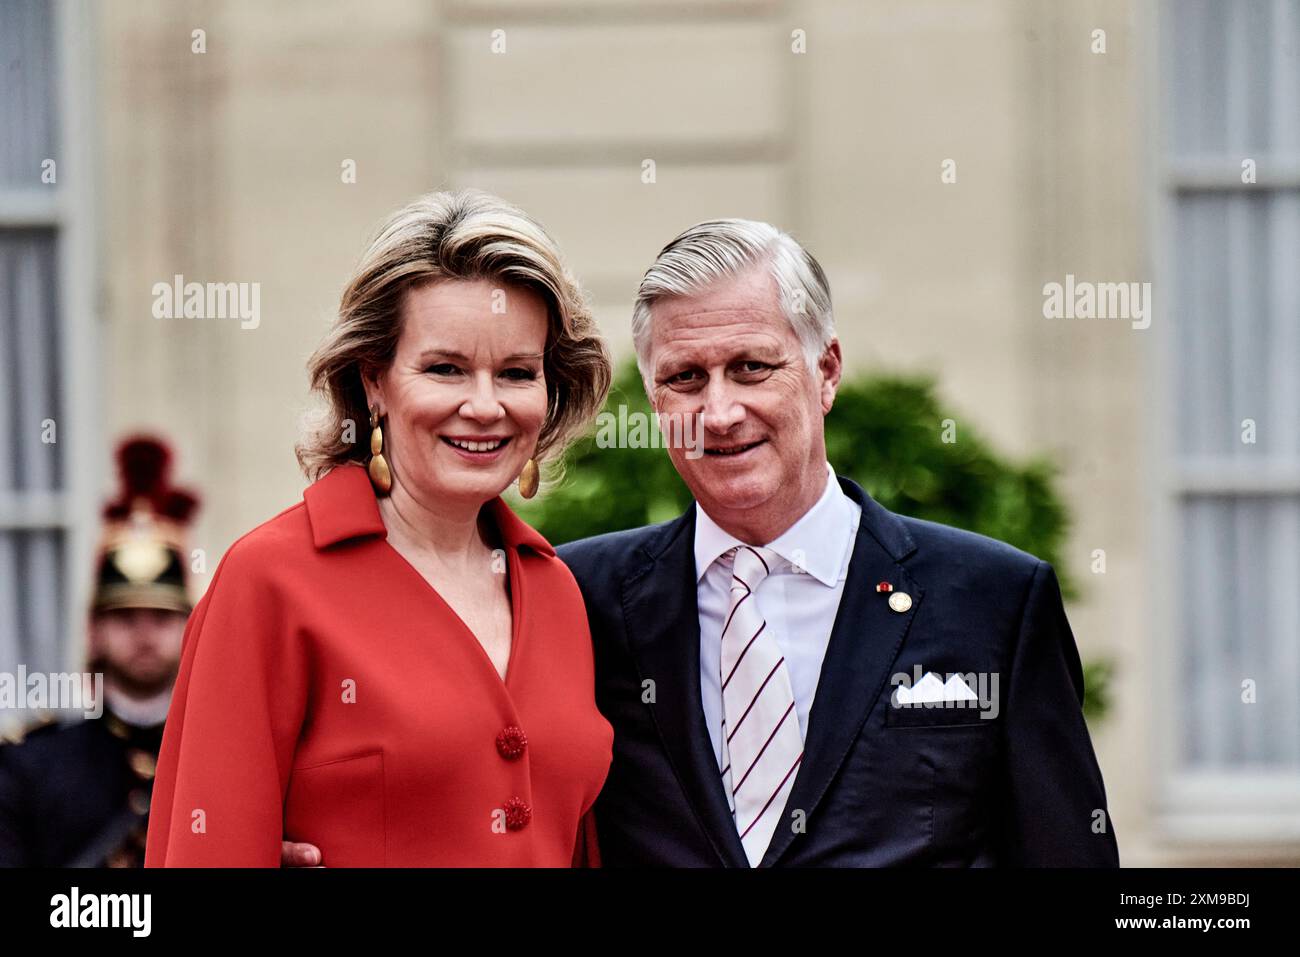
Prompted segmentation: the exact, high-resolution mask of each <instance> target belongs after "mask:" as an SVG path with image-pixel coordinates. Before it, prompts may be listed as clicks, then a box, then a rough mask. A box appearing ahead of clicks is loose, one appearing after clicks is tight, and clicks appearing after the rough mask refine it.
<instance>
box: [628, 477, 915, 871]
mask: <svg viewBox="0 0 1300 957" xmlns="http://www.w3.org/2000/svg"><path fill="white" fill-rule="evenodd" d="M837 478H838V481H839V485H840V488H841V489H842V490H843V491H844V494H845V495H847V496H848V497H849V498H851V499H853V501H855V502H856V503H857V504H858V505H859V506H860V507H861V508H862V518H861V521H860V523H859V525H858V534H857V537H856V539H855V540H854V544H853V556H852V558H851V559H850V563H849V571H848V578H847V580H846V581H845V583H844V591H843V593H842V595H841V597H840V607H839V611H838V613H837V615H836V618H835V625H834V628H833V629H832V631H831V637H830V641H829V643H828V645H827V648H826V657H825V660H824V661H823V663H822V670H821V676H820V679H819V681H818V684H817V695H816V697H815V698H814V699H813V705H812V710H811V712H810V714H809V719H808V733H807V736H806V737H805V740H804V760H803V763H802V765H801V766H800V768H799V771H798V773H797V774H796V775H795V782H794V788H793V790H792V791H791V793H790V797H789V800H788V801H787V803H786V810H785V811H784V812H783V820H784V821H785V822H787V823H788V822H789V821H790V820H791V818H790V813H791V811H792V810H793V809H801V810H803V811H804V813H805V815H806V816H808V817H811V816H812V815H813V813H814V811H815V810H816V808H817V805H818V804H819V803H820V802H821V799H822V796H823V795H824V794H825V793H826V789H827V788H828V786H829V785H830V782H831V780H832V779H833V778H834V777H835V774H836V772H837V771H838V770H839V768H840V766H841V764H842V763H843V761H844V759H845V757H846V756H847V755H848V753H849V751H850V749H851V747H852V744H853V740H854V738H856V737H857V736H858V734H859V732H860V731H861V730H862V727H863V724H864V722H865V721H866V718H867V714H868V713H869V712H870V710H871V708H872V706H873V704H874V702H875V701H876V700H877V698H878V697H879V695H880V693H881V691H882V690H883V688H884V685H885V682H886V680H887V678H888V676H889V666H890V664H891V663H892V662H893V661H894V659H895V658H896V656H897V655H898V652H899V649H900V648H901V646H902V644H903V640H904V637H905V636H906V634H907V631H908V628H909V626H910V625H911V623H912V619H913V617H914V616H915V615H916V612H917V609H918V607H919V606H920V604H921V599H922V596H923V595H924V592H923V590H922V588H921V585H920V583H919V582H917V581H916V580H915V579H914V578H913V577H912V576H911V575H910V574H909V573H908V571H907V570H906V569H905V568H904V567H903V565H902V562H903V561H904V560H905V559H906V558H907V557H908V556H909V555H910V554H911V553H912V552H914V551H915V550H916V543H915V542H914V541H913V539H912V536H911V535H910V534H909V533H908V531H907V526H906V525H905V524H904V523H903V521H902V520H901V519H900V518H899V517H898V516H897V515H895V514H894V513H893V512H890V511H889V510H888V509H886V508H884V506H882V505H880V504H879V503H878V502H876V501H875V499H873V498H872V497H871V496H870V495H868V494H867V493H866V492H865V491H864V490H863V489H862V487H861V486H860V485H858V484H857V483H856V482H853V481H852V480H850V479H847V478H844V477H842V476H837ZM698 508H699V506H698V505H695V504H692V506H691V507H690V508H689V509H687V510H686V512H685V513H684V514H683V515H682V516H681V517H680V518H678V519H675V520H674V521H671V522H667V523H665V524H663V525H661V526H659V527H658V528H656V529H655V530H654V532H653V533H652V534H651V535H650V536H648V537H647V540H646V542H645V543H644V544H643V545H642V554H641V561H639V562H635V563H633V566H632V569H631V571H630V573H629V575H628V577H627V578H626V579H625V580H624V582H623V609H624V616H625V622H626V627H627V633H628V635H629V637H630V644H631V651H632V655H633V657H634V658H635V660H636V662H637V665H638V670H639V672H640V673H641V674H643V675H655V676H658V677H659V679H660V680H658V682H657V691H658V703H657V705H656V707H655V722H656V725H657V726H658V729H659V733H660V738H661V740H662V742H663V744H664V747H665V749H666V750H667V752H668V753H669V755H670V757H671V760H672V764H673V766H674V768H675V769H676V771H677V774H678V777H679V780H680V782H681V785H682V788H683V790H684V791H685V792H686V795H687V798H688V799H689V801H690V804H691V807H692V809H693V810H694V811H695V814H696V815H697V817H698V819H699V820H700V823H701V825H702V827H703V830H704V832H705V834H706V835H708V838H709V840H710V842H711V843H712V844H713V848H714V851H715V853H717V855H718V857H719V859H720V860H721V861H722V862H723V863H724V864H727V865H729V866H733V867H747V866H748V861H747V860H746V857H745V851H744V847H743V846H742V845H741V843H740V837H739V835H738V834H737V833H736V826H735V822H734V820H733V819H732V817H731V812H730V811H729V810H728V806H727V798H726V795H725V793H724V792H723V789H722V779H721V777H720V776H719V774H718V765H717V759H716V757H715V756H714V753H713V748H712V745H711V743H710V738H709V731H708V728H707V727H705V724H704V712H703V710H702V707H701V704H700V622H699V606H698V603H697V600H696V594H697V592H696V586H697V581H696V577H695V556H694V553H693V540H694V535H695V520H696V510H697V509H698ZM880 581H889V582H891V583H892V584H893V585H894V587H895V589H896V590H899V591H906V592H908V593H909V594H910V595H911V596H912V600H913V603H912V607H911V609H910V610H909V611H907V612H906V613H902V614H899V613H895V612H893V611H891V610H890V608H889V605H888V604H887V603H886V602H885V601H883V600H882V598H883V596H881V595H879V594H877V593H876V590H875V584H876V583H877V582H880ZM794 836H795V835H794V831H793V829H792V828H790V827H788V826H787V827H778V828H777V829H776V832H775V834H774V835H773V837H772V843H771V844H770V846H769V847H768V849H767V852H766V854H765V855H764V858H763V862H762V863H763V864H764V865H767V866H770V865H771V864H773V863H775V862H776V861H777V860H779V859H780V858H781V857H782V856H783V855H784V854H785V852H786V851H787V849H788V848H789V846H790V844H791V843H792V842H793V840H794Z"/></svg>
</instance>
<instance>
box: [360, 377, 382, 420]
mask: <svg viewBox="0 0 1300 957" xmlns="http://www.w3.org/2000/svg"><path fill="white" fill-rule="evenodd" d="M361 387H362V388H363V389H365V390H366V408H367V409H376V408H377V409H378V410H379V414H380V415H383V412H384V408H385V405H384V384H383V378H382V376H381V374H380V372H379V370H378V369H374V368H363V369H362V370H361Z"/></svg>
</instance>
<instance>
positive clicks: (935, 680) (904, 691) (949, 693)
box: [898, 671, 979, 705]
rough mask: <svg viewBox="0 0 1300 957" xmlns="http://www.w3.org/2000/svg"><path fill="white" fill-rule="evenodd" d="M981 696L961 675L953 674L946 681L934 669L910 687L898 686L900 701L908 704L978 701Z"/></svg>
mask: <svg viewBox="0 0 1300 957" xmlns="http://www.w3.org/2000/svg"><path fill="white" fill-rule="evenodd" d="M978 700H979V696H978V695H976V694H975V692H974V691H971V689H970V685H968V684H966V682H964V681H962V679H961V675H953V676H952V677H951V678H949V679H948V680H947V681H944V680H943V679H942V678H940V677H939V676H938V675H936V674H935V673H934V672H933V671H927V672H926V673H925V675H924V676H923V677H922V678H921V680H920V681H918V682H917V683H916V684H914V685H913V686H912V687H910V688H908V687H906V686H905V685H899V686H898V703H899V704H900V705H907V704H926V703H929V702H936V701H978Z"/></svg>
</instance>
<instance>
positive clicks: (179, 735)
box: [146, 190, 613, 867]
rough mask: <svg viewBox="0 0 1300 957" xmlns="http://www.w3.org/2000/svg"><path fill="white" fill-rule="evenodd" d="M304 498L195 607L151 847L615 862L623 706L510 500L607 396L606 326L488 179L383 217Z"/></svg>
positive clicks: (423, 859) (308, 458)
mask: <svg viewBox="0 0 1300 957" xmlns="http://www.w3.org/2000/svg"><path fill="white" fill-rule="evenodd" d="M309 371H310V377H311V382H312V385H313V387H314V388H315V389H316V390H318V391H319V392H320V393H322V394H323V395H324V397H325V399H326V400H327V410H326V416H325V420H324V424H323V425H322V426H321V427H320V428H319V429H317V430H316V431H315V432H314V434H312V435H311V436H309V437H308V438H307V439H306V440H305V441H304V442H303V444H302V445H300V447H299V449H298V458H299V462H300V463H301V464H302V466H303V469H304V471H305V472H306V474H307V476H308V478H309V479H312V480H313V483H312V484H311V485H310V486H309V487H308V488H307V490H306V491H305V493H304V494H303V501H302V502H300V503H298V504H296V505H294V506H292V507H291V508H288V509H286V510H285V511H283V512H281V513H280V514H279V515H277V516H276V517H275V518H273V519H271V520H270V521H268V522H266V523H264V524H262V525H260V526H258V527H257V528H255V529H253V530H252V531H251V532H249V533H248V534H246V535H244V536H243V537H242V538H240V539H239V540H238V541H237V542H235V544H234V545H233V546H231V548H230V549H229V551H228V552H227V553H226V555H225V556H224V558H223V559H222V562H221V565H220V567H219V568H218V569H217V572H216V574H215V576H214V578H213V581H212V584H211V586H210V587H209V589H208V592H207V594H205V595H204V597H203V598H202V600H201V601H200V602H199V604H198V605H197V606H196V608H195V610H194V613H193V615H192V616H191V617H190V620H189V624H188V626H187V629H186V636H185V646H184V655H183V659H182V664H181V671H180V676H179V678H178V680H177V683H176V691H175V695H174V697H173V701H172V706H171V712H170V714H169V717H168V721H167V727H166V732H165V735H164V738H163V745H162V752H161V755H160V758H159V764H158V774H157V779H156V782H155V786H154V791H153V804H152V810H151V815H150V825H149V836H148V848H147V855H146V865H147V866H154V867H157V866H195V865H199V866H206V865H222V866H265V867H275V866H278V865H279V864H280V857H281V839H282V837H285V838H288V839H289V840H291V841H299V840H300V841H305V842H310V843H311V844H313V845H315V846H316V847H318V848H320V851H321V857H322V860H321V861H320V863H321V864H323V865H325V866H328V867H339V866H398V867H405V866H443V865H446V866H569V865H570V864H581V863H591V862H594V861H595V860H597V855H596V852H595V848H594V838H593V834H594V832H593V829H592V828H591V827H590V824H589V821H590V816H589V814H588V811H589V810H590V808H591V805H592V803H593V802H594V801H595V799H596V795H597V793H598V792H599V790H600V788H601V785H602V784H603V783H604V780H605V776H606V774H607V772H608V769H609V763H610V757H611V745H612V739H613V732H612V729H611V728H610V725H609V723H608V722H607V721H605V719H604V718H603V717H602V716H601V715H600V713H599V712H598V711H597V709H596V705H595V699H594V691H593V665H592V651H591V640H590V634H589V631H588V627H587V618H586V612H585V609H584V606H583V601H582V596H581V594H580V593H579V591H578V587H577V585H576V583H575V582H574V579H573V576H572V575H571V574H570V573H569V571H568V569H567V568H566V567H565V566H564V564H563V563H562V562H561V561H560V560H559V559H558V558H556V556H555V552H554V550H553V549H552V548H551V546H550V545H549V544H548V543H547V542H546V540H545V539H544V538H543V537H542V536H541V535H539V534H538V533H537V532H536V531H535V530H534V529H532V528H530V527H529V526H528V525H527V524H525V523H524V522H523V521H522V520H521V519H520V518H519V517H518V516H516V515H515V514H514V512H513V511H512V510H511V509H510V508H509V507H508V506H507V505H506V504H505V502H503V501H502V499H501V493H502V492H503V491H505V489H506V488H507V487H508V486H509V485H510V484H512V483H514V482H516V481H517V482H518V485H519V491H520V493H521V494H522V495H524V496H526V497H527V496H531V495H533V494H534V493H535V492H536V490H537V485H538V481H539V478H540V471H541V466H542V465H543V464H544V463H545V462H547V461H548V460H551V459H554V458H556V457H557V456H558V455H559V454H560V453H561V452H562V450H563V449H564V447H565V444H566V443H567V442H568V441H569V440H571V439H572V438H574V437H576V436H577V435H578V434H579V433H580V432H581V431H582V430H583V429H584V428H585V427H586V425H587V424H588V423H589V422H590V420H591V419H592V418H593V417H594V416H595V414H596V412H597V411H598V410H599V409H600V407H601V404H602V403H603V401H604V398H605V396H606V394H607V392H608V389H609V382H610V363H609V358H608V353H607V351H606V348H605V346H604V344H603V342H602V341H601V339H600V337H599V335H598V334H597V332H596V328H595V324H594V321H593V319H592V316H591V313H590V311H589V308H588V306H587V304H586V301H585V298H584V296H583V294H582V291H581V289H580V287H579V286H578V284H577V282H576V281H575V280H574V278H573V276H572V275H571V274H570V272H569V271H568V269H567V267H566V266H565V264H564V262H563V260H562V258H561V256H560V253H559V250H558V249H557V248H556V246H555V243H554V242H553V241H552V240H551V239H550V237H549V236H548V235H547V234H546V233H545V231H544V230H543V229H542V228H541V227H540V226H539V225H537V223H535V222H534V221H533V220H532V219H530V218H529V217H528V216H527V215H525V214H524V213H523V212H522V211H520V210H519V209H517V208H515V207H513V206H511V205H509V204H507V203H505V202H503V201H502V200H500V199H497V198H496V197H493V196H490V195H488V194H486V193H482V192H478V191H474V190H465V191H460V192H455V193H433V194H430V195H428V196H424V197H422V198H420V199H419V200H417V201H416V202H414V203H412V204H410V205H409V206H407V207H405V208H404V209H402V210H400V211H398V212H397V213H396V214H395V215H393V216H392V218H391V219H390V220H389V221H388V222H387V223H386V224H385V225H384V227H383V228H382V229H381V230H380V232H379V233H378V235H377V236H376V238H375V239H374V240H373V242H372V243H371V245H370V248H369V250H368V251H367V252H366V254H365V256H364V257H363V259H362V262H361V263H360V265H359V267H358V268H357V270H356V273H355V274H354V275H353V277H352V279H351V281H350V282H349V283H348V285H347V288H346V289H345V291H344V293H343V297H342V302H341V305H340V309H339V315H338V318H337V320H336V322H335V324H334V327H333V329H332V330H331V332H330V334H329V336H328V337H327V338H326V340H325V341H324V343H323V344H322V345H321V347H320V348H319V349H318V350H317V352H316V353H315V355H313V357H312V358H311V360H310V364H309Z"/></svg>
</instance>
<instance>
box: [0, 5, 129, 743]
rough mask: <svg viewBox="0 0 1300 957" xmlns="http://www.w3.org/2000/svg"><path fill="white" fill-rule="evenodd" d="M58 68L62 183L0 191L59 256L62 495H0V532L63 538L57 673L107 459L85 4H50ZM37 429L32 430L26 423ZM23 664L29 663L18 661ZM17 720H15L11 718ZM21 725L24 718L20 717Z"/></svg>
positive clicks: (0, 204) (81, 651)
mask: <svg viewBox="0 0 1300 957" xmlns="http://www.w3.org/2000/svg"><path fill="white" fill-rule="evenodd" d="M52 7H53V12H54V23H55V26H54V52H55V56H56V58H57V62H56V69H55V90H54V98H55V103H54V109H55V111H56V113H57V118H56V122H57V124H58V130H59V150H58V155H57V156H56V157H54V159H55V160H56V161H57V166H56V169H57V175H58V180H57V183H56V184H55V185H54V186H52V187H51V186H45V185H42V184H40V183H39V182H38V179H37V178H38V176H39V170H33V171H32V186H30V187H17V188H3V189H0V227H3V228H11V227H17V228H32V227H35V228H48V229H52V230H53V231H54V236H55V250H56V253H55V255H56V257H57V263H56V267H57V277H56V287H55V294H56V295H57V296H58V301H57V302H56V304H55V305H56V310H55V315H56V317H57V322H58V323H59V330H58V337H59V341H58V344H59V352H58V356H57V361H58V363H59V368H60V380H61V381H60V391H59V400H60V407H61V413H60V414H61V419H59V420H57V421H56V430H57V431H56V441H57V442H58V444H59V446H60V450H61V452H62V461H63V475H62V479H63V487H62V491H60V492H56V493H53V494H51V493H45V492H30V491H28V492H9V491H3V492H0V529H5V530H56V531H59V532H60V533H61V534H62V537H63V568H62V574H63V582H62V587H61V589H60V592H61V595H62V602H63V605H64V607H63V609H62V621H63V623H64V625H63V634H62V635H61V636H60V648H59V651H58V655H57V662H58V667H60V668H62V669H63V670H67V671H80V670H82V669H83V668H84V666H85V662H84V658H85V641H86V608H87V605H86V602H87V596H88V595H89V589H90V580H91V575H92V572H93V569H92V568H91V567H90V565H91V562H92V560H93V553H94V548H95V544H96V540H95V536H96V535H97V534H98V528H99V521H98V509H97V508H96V503H97V496H98V494H99V489H98V488H97V487H96V485H95V483H94V481H93V478H94V476H96V475H97V474H99V469H98V468H97V465H98V460H99V458H100V456H101V455H102V453H103V446H104V445H105V443H104V442H102V441H100V438H99V437H100V435H101V434H102V428H101V426H102V421H101V418H100V415H99V412H98V410H99V402H98V401H97V399H98V396H99V395H100V387H99V376H98V371H97V368H96V364H95V357H96V355H97V353H98V348H97V346H98V340H99V322H98V319H97V312H96V309H97V296H96V295H95V290H96V289H97V287H98V255H97V242H96V236H95V228H94V224H95V221H96V210H95V208H94V204H95V190H94V184H95V179H96V177H97V163H98V151H97V150H96V149H95V148H94V143H95V136H96V133H95V126H94V124H95V116H96V111H95V109H94V100H93V99H92V95H93V90H94V88H95V84H94V82H93V78H94V73H95V69H96V56H95V50H96V47H95V42H94V16H93V11H92V9H91V7H90V4H89V2H88V0H53V4H52ZM28 426H29V427H31V428H37V427H38V423H28ZM24 663H25V662H24ZM9 717H10V718H12V717H14V716H13V715H11V716H9ZM17 717H19V718H20V719H21V715H18V716H17Z"/></svg>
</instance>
